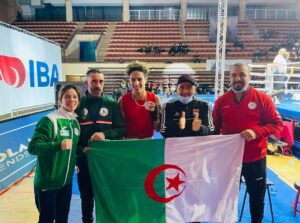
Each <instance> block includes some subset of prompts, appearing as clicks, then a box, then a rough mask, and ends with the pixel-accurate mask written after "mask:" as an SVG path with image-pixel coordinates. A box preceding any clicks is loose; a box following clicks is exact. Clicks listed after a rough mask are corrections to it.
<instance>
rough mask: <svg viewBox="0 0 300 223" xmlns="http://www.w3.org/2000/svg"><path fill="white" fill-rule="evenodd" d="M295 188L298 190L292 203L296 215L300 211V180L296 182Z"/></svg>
mask: <svg viewBox="0 0 300 223" xmlns="http://www.w3.org/2000/svg"><path fill="white" fill-rule="evenodd" d="M294 188H295V189H296V190H297V194H296V199H295V201H294V203H293V205H292V207H293V210H294V217H296V214H297V212H300V209H297V206H298V204H300V200H299V198H300V180H298V181H296V182H295V183H294Z"/></svg>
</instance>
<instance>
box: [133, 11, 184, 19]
mask: <svg viewBox="0 0 300 223" xmlns="http://www.w3.org/2000/svg"><path fill="white" fill-rule="evenodd" d="M179 18H180V10H179V9H173V8H170V9H166V10H130V20H131V21H134V20H171V21H172V20H173V21H178V20H179Z"/></svg>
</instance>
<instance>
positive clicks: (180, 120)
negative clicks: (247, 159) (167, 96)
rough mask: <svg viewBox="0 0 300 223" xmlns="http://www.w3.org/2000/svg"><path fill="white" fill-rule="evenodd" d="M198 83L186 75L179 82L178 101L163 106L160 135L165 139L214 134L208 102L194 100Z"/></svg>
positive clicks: (171, 101) (173, 100) (172, 100)
mask: <svg viewBox="0 0 300 223" xmlns="http://www.w3.org/2000/svg"><path fill="white" fill-rule="evenodd" d="M195 85H196V81H195V79H194V78H193V77H192V76H191V75H188V74H184V75H182V76H180V77H179V78H178V81H177V93H178V98H177V99H171V100H170V101H168V102H167V103H165V104H164V105H163V106H162V109H161V128H160V133H161V134H162V135H163V136H164V137H165V138H167V137H184V136H203V135H210V134H213V133H214V126H213V121H212V112H211V109H210V106H209V104H208V103H207V102H205V101H203V100H201V99H196V98H194V94H195V92H196V87H195Z"/></svg>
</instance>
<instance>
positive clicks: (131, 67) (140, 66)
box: [126, 61, 149, 78]
mask: <svg viewBox="0 0 300 223" xmlns="http://www.w3.org/2000/svg"><path fill="white" fill-rule="evenodd" d="M134 71H139V72H142V73H143V74H144V77H145V78H147V77H148V73H149V69H148V67H147V65H146V64H144V63H141V62H138V61H136V62H132V63H130V64H128V66H127V67H126V75H128V76H130V74H131V73H132V72H134Z"/></svg>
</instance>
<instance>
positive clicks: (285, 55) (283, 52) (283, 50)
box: [278, 48, 290, 59]
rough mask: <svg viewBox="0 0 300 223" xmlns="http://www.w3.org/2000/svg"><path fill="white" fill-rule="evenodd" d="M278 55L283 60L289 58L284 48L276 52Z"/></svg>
mask: <svg viewBox="0 0 300 223" xmlns="http://www.w3.org/2000/svg"><path fill="white" fill-rule="evenodd" d="M278 55H281V56H283V57H284V58H285V59H288V58H289V57H290V53H289V52H288V51H287V50H286V48H281V49H280V50H279V51H278Z"/></svg>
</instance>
